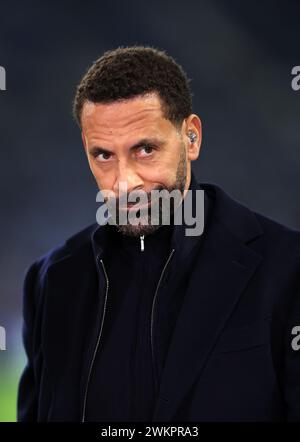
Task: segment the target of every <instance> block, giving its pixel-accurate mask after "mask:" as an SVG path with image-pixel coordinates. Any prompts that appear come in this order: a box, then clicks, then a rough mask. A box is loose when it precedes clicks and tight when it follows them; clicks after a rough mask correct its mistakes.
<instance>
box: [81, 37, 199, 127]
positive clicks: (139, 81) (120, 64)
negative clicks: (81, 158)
mask: <svg viewBox="0 0 300 442" xmlns="http://www.w3.org/2000/svg"><path fill="white" fill-rule="evenodd" d="M189 82H190V80H189V79H188V78H187V76H186V73H185V72H184V70H183V69H182V67H181V66H180V65H179V64H178V63H176V62H175V60H174V59H173V58H172V57H170V56H169V55H167V54H166V52H165V51H161V50H158V49H155V48H153V47H149V46H147V47H145V46H132V47H119V48H117V49H114V50H111V51H107V52H105V53H104V54H103V55H102V56H101V57H100V58H98V60H96V61H95V62H94V63H93V64H92V66H91V67H90V68H89V69H88V70H87V72H86V73H85V75H84V76H83V77H82V79H81V81H80V83H79V85H78V86H77V90H76V94H75V98H74V102H73V116H74V118H75V120H76V121H77V123H78V125H79V127H81V112H82V107H83V104H84V103H85V101H91V102H93V103H110V102H113V101H116V100H124V99H129V98H133V97H136V96H138V95H144V94H146V93H151V92H157V93H158V96H159V98H160V100H161V103H162V109H163V113H164V116H165V118H167V119H168V120H170V121H171V122H172V123H173V124H174V125H175V126H176V125H179V124H181V123H182V121H183V119H184V118H186V117H188V116H189V115H190V114H191V113H192V94H191V91H190V87H189Z"/></svg>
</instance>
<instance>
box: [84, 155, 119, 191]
mask: <svg viewBox="0 0 300 442" xmlns="http://www.w3.org/2000/svg"><path fill="white" fill-rule="evenodd" d="M89 166H90V170H91V172H92V174H93V176H94V178H95V180H96V182H97V185H98V188H99V189H106V190H110V189H112V188H113V182H114V173H113V172H112V171H109V170H107V171H103V170H100V168H99V167H98V166H97V165H96V164H95V163H94V162H92V161H89Z"/></svg>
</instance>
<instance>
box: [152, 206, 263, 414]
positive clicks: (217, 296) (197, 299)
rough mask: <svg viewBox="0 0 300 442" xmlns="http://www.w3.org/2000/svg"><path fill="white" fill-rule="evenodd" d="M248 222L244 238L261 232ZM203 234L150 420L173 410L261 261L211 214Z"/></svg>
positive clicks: (187, 390)
mask: <svg viewBox="0 0 300 442" xmlns="http://www.w3.org/2000/svg"><path fill="white" fill-rule="evenodd" d="M249 213H250V212H249ZM249 218H250V217H249ZM248 221H249V220H248ZM250 224H251V223H250ZM254 226H255V223H254V222H253V221H252V225H251V227H252V231H251V229H249V230H248V238H247V239H248V240H249V238H250V235H249V233H250V231H251V234H252V237H253V236H255V234H256V236H257V234H259V233H261V232H258V228H256V229H255V227H254ZM203 235H205V237H204V238H203V244H202V247H201V248H200V251H199V256H198V257H197V259H196V261H195V262H196V265H195V268H194V270H193V272H192V274H191V279H190V282H189V285H188V288H187V292H186V294H185V296H184V300H183V304H182V308H181V310H180V312H179V315H178V318H177V322H176V325H175V329H174V332H173V335H172V339H171V343H170V347H169V350H168V353H167V356H166V361H165V365H164V369H163V372H162V375H161V383H160V390H159V396H158V400H157V403H156V407H155V411H154V417H153V420H154V421H169V420H171V419H172V417H173V416H174V415H175V414H176V411H177V409H178V408H179V406H180V403H181V401H182V400H183V399H184V397H185V395H186V394H187V393H188V392H189V390H190V389H191V387H192V385H193V383H194V382H195V381H196V379H197V377H199V376H201V373H202V371H203V369H204V367H205V363H206V361H207V358H208V357H209V354H210V352H211V351H212V349H213V346H214V343H215V342H216V340H217V338H218V336H219V334H220V332H221V331H222V329H223V327H224V325H225V323H226V321H227V320H228V318H229V316H230V314H231V312H232V311H233V309H234V308H235V306H236V304H237V302H238V300H239V298H240V296H241V294H242V292H243V290H244V289H245V287H246V285H247V283H248V281H249V280H250V278H251V277H252V275H253V274H254V272H255V270H256V268H257V266H258V264H259V263H260V261H261V256H260V255H258V254H257V253H256V252H254V251H253V250H252V249H250V248H249V247H248V246H246V245H245V244H244V242H245V241H241V240H240V238H238V237H237V236H235V235H233V234H232V233H231V232H230V231H229V230H228V229H227V227H226V226H225V225H224V224H223V223H222V222H220V221H219V219H218V218H217V217H215V216H214V218H213V219H212V221H211V225H210V226H209V229H208V231H207V232H204V234H203ZM244 239H245V238H244Z"/></svg>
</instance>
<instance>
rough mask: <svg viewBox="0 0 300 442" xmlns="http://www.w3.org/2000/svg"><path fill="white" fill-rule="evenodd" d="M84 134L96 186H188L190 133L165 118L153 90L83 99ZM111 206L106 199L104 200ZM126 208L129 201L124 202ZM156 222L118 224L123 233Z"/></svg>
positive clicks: (147, 228)
mask: <svg viewBox="0 0 300 442" xmlns="http://www.w3.org/2000/svg"><path fill="white" fill-rule="evenodd" d="M81 123H82V139H83V143H84V146H85V150H86V153H87V157H88V162H89V166H90V169H91V171H92V174H93V175H94V177H95V179H96V182H97V185H98V187H99V189H100V190H106V191H112V192H113V193H114V195H115V198H116V201H117V206H118V198H119V197H120V196H121V195H122V193H124V192H127V194H129V193H130V192H133V193H134V194H137V195H138V193H139V192H140V193H141V191H144V192H147V194H148V196H149V200H148V201H149V202H150V203H151V198H150V195H151V194H150V192H151V191H152V190H155V189H157V190H161V189H166V190H168V191H172V190H174V189H179V190H180V191H181V192H183V191H184V189H187V188H188V186H189V183H190V159H189V155H188V149H187V144H188V138H187V137H185V138H184V137H183V129H184V128H183V127H182V128H181V129H179V130H178V129H177V128H176V127H175V126H174V125H173V124H172V123H171V122H170V121H169V120H167V119H166V118H164V115H163V111H162V108H161V102H160V100H159V98H158V96H157V95H156V94H155V93H152V94H148V95H146V96H138V97H135V98H133V99H128V100H123V101H116V102H113V103H108V104H98V103H97V104H95V103H91V102H86V103H85V104H84V105H83V109H82V117H81ZM108 207H109V204H108ZM124 209H125V210H127V211H128V210H129V209H130V206H129V205H128V206H127V207H124ZM158 227H159V226H157V225H155V226H154V225H141V224H140V225H132V224H127V225H120V226H119V230H120V231H121V232H123V233H124V234H128V235H133V236H138V235H142V234H147V233H151V232H152V231H154V230H156V229H157V228H158Z"/></svg>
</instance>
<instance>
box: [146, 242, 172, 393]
mask: <svg viewBox="0 0 300 442" xmlns="http://www.w3.org/2000/svg"><path fill="white" fill-rule="evenodd" d="M174 252H175V249H172V251H171V253H170V255H169V257H168V259H167V262H166V263H165V265H164V268H163V270H162V272H161V275H160V278H159V281H158V283H157V287H156V290H155V294H154V296H153V300H152V310H151V330H150V339H151V353H152V363H153V368H154V379H155V389H156V391H157V386H158V385H157V384H158V381H157V376H156V366H155V360H154V349H153V319H154V306H155V301H156V297H157V293H158V289H159V286H160V284H161V281H162V279H163V276H164V274H165V271H166V268H167V267H168V264H169V262H170V260H171V258H172V256H173V253H174Z"/></svg>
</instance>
